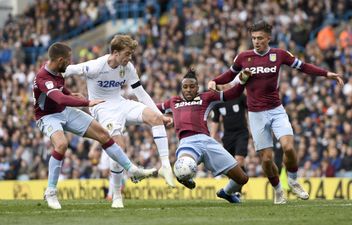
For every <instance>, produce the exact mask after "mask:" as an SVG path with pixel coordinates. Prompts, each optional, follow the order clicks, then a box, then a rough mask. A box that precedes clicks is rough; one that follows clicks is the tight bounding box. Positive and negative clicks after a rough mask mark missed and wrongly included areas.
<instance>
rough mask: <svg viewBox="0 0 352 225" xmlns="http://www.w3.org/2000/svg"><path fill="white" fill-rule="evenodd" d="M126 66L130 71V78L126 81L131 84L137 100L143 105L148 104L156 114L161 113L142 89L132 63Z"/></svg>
mask: <svg viewBox="0 0 352 225" xmlns="http://www.w3.org/2000/svg"><path fill="white" fill-rule="evenodd" d="M127 67H128V70H129V72H130V73H129V76H130V78H129V79H128V83H129V84H130V85H131V87H132V91H133V93H134V94H135V95H136V97H137V99H138V101H140V102H142V103H143V104H144V105H146V106H148V107H149V108H151V109H152V110H154V111H155V112H157V113H158V114H162V113H161V112H160V110H159V109H158V107H156V105H155V103H154V101H153V99H152V98H151V97H150V96H149V94H148V93H147V92H146V91H145V90H144V88H143V86H142V84H141V81H140V79H139V77H138V75H137V71H136V68H135V67H134V66H133V65H132V63H129V64H128V66H127Z"/></svg>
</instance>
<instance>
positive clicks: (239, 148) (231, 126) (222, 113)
mask: <svg viewBox="0 0 352 225" xmlns="http://www.w3.org/2000/svg"><path fill="white" fill-rule="evenodd" d="M246 110H247V104H246V96H245V95H244V94H242V95H241V96H240V97H238V98H235V99H233V100H230V101H225V102H221V103H219V104H217V105H215V106H214V108H213V112H214V113H213V116H212V118H211V124H210V136H211V137H213V138H215V137H216V135H217V132H218V130H219V126H220V118H222V124H223V128H224V134H223V137H222V143H223V146H224V148H225V149H226V150H227V151H228V152H229V153H230V154H231V155H232V156H233V157H235V159H236V161H237V162H238V165H239V166H241V167H242V170H243V171H246V170H245V168H244V159H245V157H246V156H247V153H248V149H247V148H248V138H249V132H248V128H247V118H246ZM228 189H231V192H233V193H236V194H237V196H238V197H239V196H240V193H241V191H242V186H240V185H236V184H235V183H234V182H233V181H232V180H230V181H229V187H228Z"/></svg>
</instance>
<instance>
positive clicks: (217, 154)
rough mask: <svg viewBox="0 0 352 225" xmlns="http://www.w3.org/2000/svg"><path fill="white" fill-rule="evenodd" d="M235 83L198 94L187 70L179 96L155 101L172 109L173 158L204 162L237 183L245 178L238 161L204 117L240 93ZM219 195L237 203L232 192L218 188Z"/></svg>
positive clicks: (189, 182)
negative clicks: (175, 142) (211, 132)
mask: <svg viewBox="0 0 352 225" xmlns="http://www.w3.org/2000/svg"><path fill="white" fill-rule="evenodd" d="M237 82H238V83H237V84H236V85H235V86H234V87H232V88H231V89H229V90H227V91H225V92H216V91H207V92H204V93H200V94H199V93H198V89H199V87H198V81H197V78H196V75H195V72H194V71H193V70H190V71H189V72H188V73H187V74H186V75H185V76H184V78H183V80H182V97H181V96H174V97H172V98H171V99H169V100H166V101H165V102H163V103H161V104H158V105H157V106H158V108H159V109H160V111H161V112H163V113H168V112H172V115H173V118H174V126H175V130H176V133H177V136H178V138H179V139H180V145H179V146H178V148H177V150H176V158H177V160H180V158H182V157H191V158H192V159H193V160H194V161H195V162H197V163H198V164H199V163H201V162H203V163H204V165H205V167H206V168H207V169H208V170H210V171H212V172H213V174H214V175H219V174H225V175H227V176H228V177H229V178H231V179H232V180H233V182H236V183H237V184H238V185H244V184H246V183H247V181H248V177H247V175H246V174H245V173H244V172H243V170H242V169H241V167H240V166H239V165H237V161H236V160H235V159H234V158H233V157H232V156H231V154H229V153H228V152H227V151H226V150H225V149H224V148H223V147H222V145H221V144H220V143H218V142H217V141H216V140H215V139H214V138H211V137H210V135H209V130H208V126H207V117H208V114H209V112H210V111H211V109H212V108H213V106H214V105H215V104H217V103H219V102H221V101H224V100H231V99H234V98H236V97H238V96H240V94H241V93H242V92H243V90H244V86H243V85H241V84H239V83H240V80H237ZM177 180H178V181H179V182H180V183H181V184H183V185H185V186H186V187H188V188H190V189H193V188H195V186H196V184H195V182H194V181H193V180H192V179H189V180H181V179H180V178H177ZM217 195H218V197H220V198H224V199H226V200H228V201H229V202H231V203H238V202H239V199H238V198H237V197H236V196H235V195H234V193H228V192H227V193H225V192H224V190H223V189H221V190H220V191H219V192H218V193H217Z"/></svg>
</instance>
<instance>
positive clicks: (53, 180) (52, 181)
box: [48, 156, 63, 188]
mask: <svg viewBox="0 0 352 225" xmlns="http://www.w3.org/2000/svg"><path fill="white" fill-rule="evenodd" d="M62 162H63V160H57V159H55V158H54V157H53V156H50V159H49V165H48V167H49V168H48V169H49V175H48V187H49V188H56V185H57V181H58V180H59V175H60V171H61V166H62Z"/></svg>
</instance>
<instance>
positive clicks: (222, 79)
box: [208, 21, 343, 204]
mask: <svg viewBox="0 0 352 225" xmlns="http://www.w3.org/2000/svg"><path fill="white" fill-rule="evenodd" d="M271 29H272V27H271V26H270V25H269V24H268V23H266V22H265V21H259V22H257V23H255V24H253V25H252V26H251V27H250V28H249V32H250V34H251V38H252V43H253V46H254V49H253V50H248V51H244V52H242V53H240V54H239V55H237V56H236V58H235V59H234V62H233V65H232V66H231V68H230V69H229V70H228V71H226V72H225V73H223V74H221V75H220V76H218V77H216V78H215V79H214V80H213V81H210V82H209V84H208V88H212V89H214V88H216V85H217V84H225V83H228V82H230V81H231V80H232V79H233V78H234V77H235V76H236V74H237V73H238V72H239V71H241V70H243V69H249V70H250V71H251V72H252V74H253V75H252V76H251V77H250V78H249V80H248V81H247V82H246V85H245V86H246V90H247V105H248V118H249V124H250V129H251V133H252V136H253V141H254V145H255V148H256V151H257V152H258V153H259V155H260V158H261V161H262V167H263V170H264V172H265V174H266V175H267V177H268V179H269V181H270V183H271V185H272V186H273V187H274V189H275V196H274V203H275V204H285V203H286V197H285V196H284V193H283V190H282V188H281V184H280V180H279V174H278V169H277V166H276V165H275V163H274V161H273V155H272V152H273V140H272V132H273V133H274V135H275V136H276V138H277V139H278V140H279V141H280V144H281V146H282V149H283V151H284V163H285V167H286V169H287V171H288V184H289V186H290V188H291V190H292V192H293V193H294V194H296V195H297V196H298V197H299V198H301V199H308V198H309V195H308V193H307V192H306V191H305V190H304V189H303V188H302V187H301V185H300V184H299V183H298V182H297V170H298V162H297V155H296V151H295V149H294V140H293V130H292V127H291V123H290V122H289V119H288V116H287V114H286V111H285V109H284V108H283V106H282V105H281V100H280V97H279V89H278V87H279V71H280V67H281V65H288V66H290V67H292V68H295V69H298V70H300V71H302V72H304V73H306V74H309V75H312V76H324V77H326V78H328V79H331V80H336V81H337V83H338V84H339V85H343V80H342V76H341V75H339V74H336V73H333V72H328V71H326V70H324V69H322V68H319V67H317V66H314V65H312V64H309V63H305V62H302V61H301V60H300V59H298V58H296V57H294V56H293V55H292V54H291V53H290V52H288V51H285V50H282V49H277V48H270V46H269V42H270V39H271Z"/></svg>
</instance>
